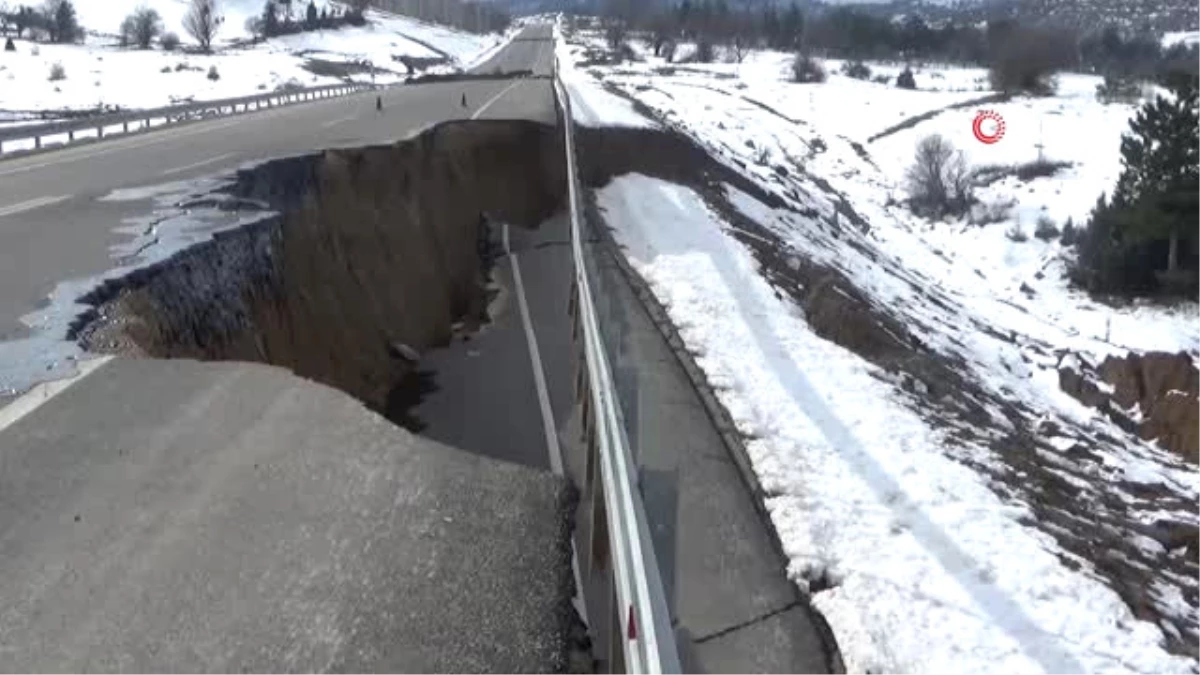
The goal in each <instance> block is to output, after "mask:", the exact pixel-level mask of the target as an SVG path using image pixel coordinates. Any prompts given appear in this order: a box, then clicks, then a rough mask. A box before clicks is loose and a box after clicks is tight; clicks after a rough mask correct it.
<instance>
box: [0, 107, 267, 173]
mask: <svg viewBox="0 0 1200 675" xmlns="http://www.w3.org/2000/svg"><path fill="white" fill-rule="evenodd" d="M258 119H262V118H261V117H260V118H258ZM243 121H245V120H244V119H233V120H230V121H228V122H226V123H224V124H216V125H213V126H204V125H201V126H199V127H196V128H194V129H190V130H189V129H183V130H179V131H176V132H175V133H168V134H163V135H161V136H156V137H153V138H149V139H146V140H145V141H144V142H142V143H119V142H115V143H113V144H111V145H103V146H100V148H98V149H97V150H95V151H93V152H87V153H70V154H69V155H65V154H64V155H61V156H58V157H55V158H54V159H52V160H49V161H46V162H39V163H37V164H26V165H25V166H18V167H14V168H12V169H7V170H5V171H0V176H10V175H12V174H15V173H25V172H26V171H33V170H34V169H44V168H46V167H48V166H54V165H55V164H61V163H63V162H74V161H77V160H80V159H88V158H89V157H97V156H99V155H108V154H112V153H114V152H123V151H125V150H135V149H137V148H144V147H146V146H149V145H157V144H159V143H164V142H167V141H172V140H175V139H177V138H186V137H188V136H195V135H196V134H205V133H208V132H210V131H217V130H220V129H224V128H225V127H231V126H233V125H235V124H239V123H241V122H243ZM168 128H169V127H168Z"/></svg>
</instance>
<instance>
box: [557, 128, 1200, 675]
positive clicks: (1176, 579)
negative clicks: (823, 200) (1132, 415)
mask: <svg viewBox="0 0 1200 675" xmlns="http://www.w3.org/2000/svg"><path fill="white" fill-rule="evenodd" d="M577 143H578V145H579V152H578V156H579V162H580V170H581V178H582V180H583V181H584V183H585V184H586V185H587V186H589V187H591V188H599V187H602V186H603V185H605V184H606V183H607V182H608V181H609V180H611V179H612V178H614V177H616V176H619V175H623V174H626V173H632V172H636V173H641V174H645V175H649V176H654V177H657V178H660V179H663V180H668V181H671V182H675V183H680V184H684V185H687V186H689V187H691V188H693V189H695V190H696V191H697V192H698V193H700V194H701V195H703V196H704V198H705V200H706V201H707V203H708V205H709V206H710V207H711V208H712V209H714V211H715V212H717V213H718V214H720V216H721V217H722V218H723V219H724V220H725V222H727V223H728V224H729V225H731V226H732V227H731V228H730V230H729V231H730V233H731V234H732V236H734V237H736V238H737V239H738V240H739V241H740V242H742V243H743V244H744V245H745V246H746V247H747V248H748V249H749V250H750V251H751V252H752V253H753V254H754V256H755V257H756V259H757V260H758V263H759V266H760V270H761V273H762V274H763V275H764V277H765V278H766V279H767V280H768V281H770V282H771V284H772V285H773V286H774V287H775V290H776V295H777V296H778V297H780V298H787V299H789V300H791V301H792V302H794V303H795V304H797V305H798V306H800V307H802V308H803V309H804V311H805V316H806V318H807V321H808V322H809V325H810V327H811V328H812V330H813V331H814V332H815V333H816V334H817V335H819V336H821V337H822V338H824V339H826V340H829V341H831V342H834V343H836V344H838V345H841V346H843V347H845V348H847V349H849V350H851V351H853V352H855V353H856V354H858V355H859V356H861V357H862V358H864V359H865V360H867V361H869V362H870V363H872V364H874V365H875V366H877V367H878V368H879V369H880V371H881V373H882V375H881V377H883V378H886V379H887V380H889V381H891V382H893V383H894V384H895V386H896V387H897V390H898V395H899V397H900V398H901V399H902V400H905V401H906V402H907V404H908V405H909V406H910V407H911V408H912V409H913V410H914V411H916V412H917V413H918V414H920V415H921V416H922V417H923V418H924V419H925V420H926V421H927V423H928V424H930V425H931V426H932V427H934V428H936V429H940V430H942V431H943V432H944V433H945V438H946V439H947V443H946V452H947V454H948V455H949V456H951V457H953V458H954V459H955V460H956V461H959V462H962V463H963V464H966V465H968V466H971V467H972V468H973V469H975V470H976V471H978V472H979V473H980V474H982V475H984V476H986V477H987V478H988V479H989V482H990V485H991V486H992V489H993V490H994V491H995V492H996V493H997V494H998V495H999V496H1000V497H1001V498H1003V499H1005V500H1008V501H1011V502H1014V503H1018V504H1022V505H1027V506H1028V508H1029V510H1030V511H1031V512H1032V513H1033V518H1031V519H1029V520H1028V522H1027V523H1026V525H1027V526H1029V527H1032V528H1035V529H1037V530H1040V531H1042V532H1044V533H1046V534H1048V535H1049V536H1050V537H1052V538H1053V539H1054V540H1055V541H1056V542H1057V543H1058V545H1059V546H1060V547H1061V549H1062V550H1061V551H1060V553H1059V557H1060V558H1061V560H1062V561H1063V563H1064V564H1065V565H1066V566H1068V567H1070V568H1072V569H1079V568H1081V567H1082V566H1084V565H1085V564H1086V565H1087V566H1090V567H1091V568H1092V569H1093V570H1094V572H1095V574H1096V575H1098V576H1099V577H1100V578H1101V579H1103V580H1104V582H1105V583H1107V584H1108V585H1109V586H1110V587H1111V588H1113V589H1114V590H1115V591H1116V592H1117V593H1118V594H1119V595H1120V596H1121V597H1122V598H1123V599H1124V600H1125V602H1126V603H1128V605H1129V606H1130V607H1131V608H1132V610H1133V612H1134V614H1135V615H1136V616H1138V617H1139V618H1142V619H1145V620H1148V621H1150V622H1152V623H1154V624H1156V625H1158V626H1161V627H1162V628H1163V630H1164V634H1165V636H1166V645H1167V647H1168V649H1170V650H1171V651H1172V652H1174V653H1177V654H1185V655H1190V656H1192V657H1196V656H1197V655H1198V649H1197V640H1198V638H1200V632H1198V630H1197V621H1196V614H1195V613H1194V612H1193V613H1191V614H1190V615H1185V616H1181V615H1179V614H1178V612H1177V611H1172V610H1173V607H1172V602H1171V599H1170V598H1169V597H1166V596H1164V594H1163V591H1162V588H1163V587H1166V588H1170V589H1174V590H1177V591H1178V592H1179V593H1180V594H1182V596H1183V598H1184V600H1185V601H1186V602H1188V603H1190V605H1191V606H1192V607H1196V605H1197V604H1198V602H1200V593H1198V585H1197V575H1198V572H1200V564H1198V560H1197V547H1196V540H1197V520H1198V517H1197V505H1196V504H1195V503H1194V502H1191V501H1190V500H1187V499H1185V498H1183V497H1181V496H1180V494H1179V492H1177V491H1173V490H1171V489H1170V488H1169V487H1168V486H1165V485H1162V484H1159V483H1140V482H1139V483H1134V482H1131V481H1129V480H1127V479H1126V478H1125V477H1124V476H1123V475H1122V473H1121V472H1120V470H1118V469H1115V468H1114V467H1112V466H1110V465H1109V464H1108V463H1106V461H1105V459H1104V457H1103V455H1104V454H1106V453H1105V451H1106V449H1130V448H1133V449H1134V450H1136V447H1135V446H1136V445H1137V444H1138V443H1139V441H1138V440H1137V438H1136V436H1134V435H1131V434H1126V433H1124V432H1122V431H1121V430H1120V429H1117V428H1111V433H1110V432H1109V431H1105V430H1104V429H1103V428H1096V427H1088V428H1083V427H1080V426H1078V425H1074V424H1072V423H1070V422H1068V421H1066V420H1063V419H1060V418H1059V416H1057V415H1056V414H1055V413H1054V412H1053V411H1047V410H1041V409H1035V408H1033V407H1031V403H1030V402H1028V401H1024V400H1021V399H1020V398H1019V397H1017V396H1016V395H1015V394H1014V393H1013V392H1010V391H1005V390H1003V388H999V387H997V386H995V385H993V384H989V383H988V382H987V381H986V380H985V379H984V376H983V375H984V374H982V373H978V372H976V371H975V370H973V368H972V366H971V365H970V364H968V363H967V362H966V361H965V360H964V358H963V357H962V356H960V355H959V354H957V353H953V352H952V351H949V350H946V349H943V350H941V351H939V350H938V349H937V348H935V347H934V346H933V345H931V344H928V343H927V342H926V341H924V340H922V338H921V335H927V334H930V332H931V329H932V327H931V326H926V325H922V321H923V319H920V318H917V315H916V314H915V313H913V312H911V311H908V309H907V308H904V307H894V306H886V305H884V304H883V303H881V302H878V301H877V300H875V299H874V298H872V297H871V295H870V294H869V293H868V292H867V291H866V290H865V289H864V288H862V287H860V286H859V284H858V283H857V282H856V280H855V279H854V278H851V277H850V276H848V275H847V274H846V273H845V272H844V271H842V270H841V269H838V268H835V267H832V266H828V265H822V264H818V263H816V262H814V261H813V260H812V259H811V258H809V257H808V256H806V255H805V253H804V252H803V251H801V250H799V249H797V248H796V247H794V246H792V245H790V244H789V242H788V240H787V239H785V237H784V236H783V235H782V234H781V233H780V232H779V231H778V230H777V229H772V228H771V227H768V226H766V225H764V224H763V223H759V222H756V221H755V220H753V219H751V218H749V217H747V216H746V215H745V214H744V213H742V212H741V211H740V210H738V209H737V208H735V207H734V206H733V205H732V204H731V203H730V201H729V198H728V191H727V186H732V187H734V188H736V189H737V190H740V191H742V192H744V193H746V194H748V195H750V196H752V197H753V198H755V199H757V200H758V201H760V202H761V203H762V204H764V205H765V206H767V207H770V208H771V209H775V210H776V213H777V214H780V215H781V216H782V217H784V218H786V219H787V221H789V222H790V223H791V225H792V227H793V228H794V231H792V232H788V233H787V236H788V237H795V236H798V237H805V238H807V239H809V240H810V243H812V244H820V245H826V246H834V245H837V246H850V247H853V248H854V249H856V250H857V251H859V252H860V253H862V254H863V256H864V257H866V258H867V259H868V260H871V261H874V263H873V264H876V265H878V266H879V267H880V268H881V269H883V270H884V271H886V272H888V273H891V274H893V275H895V276H896V277H897V278H898V279H901V280H903V281H904V282H905V283H907V284H908V285H909V286H911V290H912V291H913V293H914V294H915V296H916V297H919V298H921V299H922V303H928V306H931V307H937V308H940V309H941V310H943V312H944V313H945V314H947V315H949V316H953V315H955V313H956V312H955V311H954V307H955V306H954V302H953V301H952V300H951V299H950V298H948V297H947V296H945V295H943V294H942V293H941V292H939V291H938V290H937V289H936V288H935V287H934V285H933V284H927V283H924V280H923V279H922V278H921V277H920V275H919V273H917V272H914V271H911V270H905V269H903V268H901V267H899V266H898V265H897V263H896V262H895V261H894V260H893V259H891V258H890V257H888V256H886V255H884V254H882V253H880V252H879V251H878V250H877V249H876V248H875V245H874V244H873V243H872V242H871V241H870V240H869V239H868V238H867V237H865V236H864V232H866V231H867V230H868V229H869V227H870V224H869V223H867V222H866V221H865V220H864V219H863V218H862V217H861V216H859V214H857V213H856V212H855V211H854V209H853V205H851V204H850V203H849V202H848V201H847V200H845V199H844V197H843V196H842V195H840V194H838V193H837V192H836V191H835V190H834V189H833V188H832V187H830V186H829V184H828V183H826V182H824V181H820V180H818V179H817V178H816V177H813V176H809V175H807V174H805V173H803V170H802V169H801V170H799V171H796V170H792V171H777V172H776V173H777V174H778V175H779V176H780V177H781V180H782V181H783V182H784V183H785V184H786V183H789V182H790V183H791V186H790V187H788V188H786V189H785V191H784V193H785V194H787V195H790V197H789V198H788V199H784V198H782V197H780V196H778V195H776V194H775V193H772V192H768V191H766V190H764V189H762V188H761V187H760V186H759V185H758V184H757V183H755V182H754V181H753V180H751V179H749V178H747V177H746V176H745V175H743V174H742V173H740V172H739V171H737V170H736V166H732V165H728V164H725V163H722V162H720V161H717V160H715V159H713V157H711V156H710V155H709V154H708V152H707V151H706V149H705V148H703V147H701V146H700V145H698V144H697V143H696V142H695V141H693V140H692V139H690V138H688V137H686V136H684V135H681V134H678V133H674V132H669V131H659V130H644V129H612V128H610V129H580V130H579V133H578V135H577ZM731 161H734V162H735V164H736V160H731ZM813 186H816V188H817V189H818V190H820V191H821V192H822V193H824V196H827V197H829V198H830V199H831V201H832V202H833V203H834V205H835V213H836V215H834V216H832V217H830V216H824V215H821V213H820V211H819V210H818V209H816V208H812V207H810V206H809V205H808V204H806V203H805V200H804V195H805V194H807V193H808V189H809V188H811V187H813ZM964 321H971V323H970V324H968V325H963V326H962V327H961V330H970V331H979V332H983V333H986V334H988V335H990V336H992V337H993V338H996V339H999V340H1004V341H1006V342H1010V343H1016V344H1017V345H1018V346H1019V347H1020V348H1021V352H1022V354H1023V356H1022V358H1025V359H1026V360H1033V359H1035V358H1036V359H1038V360H1039V361H1043V362H1044V361H1046V360H1049V361H1050V362H1051V363H1052V362H1053V359H1054V358H1055V354H1054V350H1053V349H1052V348H1051V347H1050V346H1048V345H1045V344H1042V343H1039V342H1037V341H1034V340H1032V339H1028V338H1026V337H1024V336H1018V335H1001V334H999V333H997V332H996V330H995V329H994V328H992V327H990V326H988V325H986V324H984V323H981V322H978V321H975V320H971V319H964ZM1194 407H1195V406H1194V405H1193V408H1194ZM1051 437H1057V438H1059V439H1063V438H1067V439H1072V440H1073V443H1071V444H1070V445H1069V447H1067V448H1066V449H1065V450H1064V449H1059V447H1061V444H1060V445H1059V446H1058V447H1056V445H1054V444H1051V443H1050V442H1049V439H1050V438H1051ZM982 449H986V450H982ZM1163 512H1174V513H1183V514H1188V516H1189V517H1188V518H1184V519H1180V520H1174V519H1159V520H1153V519H1152V520H1150V521H1149V522H1147V521H1146V520H1144V515H1143V514H1149V513H1163ZM1147 541H1150V542H1153V543H1152V544H1151V545H1146V542H1147ZM1139 542H1140V543H1139ZM1156 584H1157V585H1161V586H1156Z"/></svg>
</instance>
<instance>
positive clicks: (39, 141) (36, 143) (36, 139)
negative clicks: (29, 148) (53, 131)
mask: <svg viewBox="0 0 1200 675" xmlns="http://www.w3.org/2000/svg"><path fill="white" fill-rule="evenodd" d="M33 147H35V148H37V149H38V150H41V149H42V137H41V136H34V137H33Z"/></svg>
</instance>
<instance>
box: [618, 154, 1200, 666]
mask: <svg viewBox="0 0 1200 675" xmlns="http://www.w3.org/2000/svg"><path fill="white" fill-rule="evenodd" d="M750 199H751V198H749V197H747V196H744V195H742V196H740V197H738V198H737V199H736V200H735V201H738V202H742V203H745V201H746V200H750ZM598 205H599V206H600V208H601V209H602V210H603V212H604V215H605V218H606V222H607V223H608V224H609V225H610V226H612V227H613V228H615V236H616V238H617V239H618V241H619V242H620V243H621V244H622V245H623V246H624V247H625V248H626V254H627V256H628V258H629V260H630V262H631V263H632V264H633V266H634V267H635V269H637V270H638V272H639V273H640V274H641V275H642V276H643V277H644V278H645V279H646V280H647V282H648V283H649V284H650V286H651V288H652V289H653V291H654V293H655V295H656V297H658V298H659V300H660V301H662V302H663V304H664V306H666V308H667V311H668V313H669V315H670V317H671V320H672V322H673V323H674V324H675V325H676V326H677V327H678V328H679V331H680V335H681V336H682V338H683V339H684V341H685V343H686V344H687V346H688V348H689V350H693V351H695V352H697V353H698V355H697V357H696V359H697V363H698V364H699V365H700V366H701V368H703V369H704V371H705V373H706V374H707V376H708V378H709V381H710V382H711V383H712V385H713V386H714V388H715V390H716V392H717V395H718V397H719V398H720V399H721V402H722V404H723V405H724V406H725V407H726V408H727V409H728V410H729V411H730V413H731V414H732V415H733V417H734V419H735V421H736V422H737V424H738V427H739V430H740V431H741V432H742V433H743V434H744V435H745V436H746V437H748V438H750V439H752V440H750V441H749V442H748V443H747V448H748V450H749V451H750V453H751V456H752V459H753V461H754V465H755V471H756V472H757V474H758V476H759V478H760V479H761V481H762V484H763V488H764V489H765V490H766V491H767V493H768V494H772V495H774V496H773V497H771V498H770V499H769V500H768V507H769V509H770V511H771V514H772V518H773V520H774V521H775V525H776V527H777V529H778V531H779V533H780V537H781V539H782V541H783V544H784V547H785V549H786V552H787V554H788V556H789V558H790V559H791V570H790V571H791V573H792V575H793V576H794V577H795V578H797V579H801V580H803V579H821V580H822V583H829V584H831V585H832V588H829V589H828V590H825V589H820V588H814V589H813V590H815V591H816V592H815V593H814V596H813V604H814V606H815V607H817V609H819V610H820V611H821V612H822V613H823V614H824V615H825V617H826V618H827V619H828V620H829V622H830V624H831V626H832V627H833V630H834V633H835V635H836V636H837V639H838V643H839V646H840V647H841V649H842V653H843V656H844V657H845V659H846V661H847V667H848V669H849V670H850V671H852V672H978V673H983V672H995V673H1012V672H1079V671H1086V672H1110V671H1123V670H1130V669H1132V670H1136V671H1141V672H1189V671H1190V670H1191V667H1192V663H1191V661H1190V660H1188V659H1184V658H1179V657H1173V656H1170V655H1169V654H1167V653H1166V652H1165V651H1163V650H1162V648H1161V646H1160V645H1159V643H1160V641H1161V635H1160V634H1159V632H1158V630H1157V629H1156V628H1155V627H1154V626H1153V625H1151V624H1149V623H1146V622H1143V621H1139V620H1137V619H1136V618H1135V617H1134V616H1133V615H1132V613H1131V612H1130V610H1129V608H1128V607H1127V606H1126V605H1125V604H1124V603H1123V602H1122V601H1121V599H1120V598H1119V597H1118V596H1117V595H1116V593H1114V592H1113V591H1111V590H1110V589H1108V588H1107V587H1105V586H1104V585H1103V584H1101V583H1099V582H1097V581H1095V580H1093V579H1092V578H1090V577H1089V576H1088V575H1087V574H1085V573H1083V572H1075V571H1071V570H1068V569H1067V568H1066V567H1065V566H1063V565H1062V563H1061V562H1060V560H1059V559H1058V557H1057V553H1058V551H1057V550H1056V548H1055V546H1054V544H1053V542H1052V541H1049V540H1048V538H1047V537H1045V536H1044V535H1041V534H1040V533H1038V532H1036V531H1035V530H1032V529H1029V528H1026V527H1024V526H1022V525H1020V524H1018V522H1017V519H1018V518H1020V517H1027V516H1028V515H1029V514H1028V513H1027V512H1026V511H1025V510H1023V509H1021V508H1018V507H1015V506H1013V505H1011V504H1006V503H1004V502H1002V501H1001V500H1000V499H998V498H997V497H996V496H995V495H994V494H993V493H992V491H991V490H989V489H988V486H987V485H986V484H985V483H984V482H983V480H982V479H981V478H980V477H979V476H978V475H977V474H975V473H974V472H972V471H971V470H970V469H968V468H966V467H964V466H962V465H961V464H959V463H957V462H955V461H953V460H951V459H949V458H948V457H947V456H946V455H945V453H944V451H943V450H942V448H943V446H944V445H945V444H946V443H947V442H949V441H948V439H947V438H944V437H942V436H941V434H938V433H936V432H933V431H931V430H930V429H929V428H928V427H927V426H926V425H925V424H924V422H923V421H922V420H921V419H920V418H919V417H917V416H916V414H914V413H912V412H910V411H909V410H907V409H906V408H905V407H904V406H903V405H900V404H899V403H897V402H895V401H894V400H893V394H892V390H891V387H890V386H888V385H887V384H885V383H883V382H881V381H880V380H879V379H878V378H877V377H874V376H873V374H874V375H878V372H875V373H873V372H872V371H873V370H874V369H873V368H872V367H871V366H869V365H867V364H865V363H864V362H863V361H862V360H861V359H860V358H859V357H858V356H856V355H855V354H853V353H851V352H849V351H847V350H844V349H842V348H840V347H838V346H836V345H833V344H831V343H829V342H827V341H825V340H823V339H820V338H818V337H817V336H816V335H814V334H813V333H812V331H811V329H810V328H809V326H808V325H807V324H806V323H805V321H804V320H803V318H802V317H799V316H797V310H796V308H795V307H794V306H793V305H791V304H790V303H788V302H786V301H781V300H779V299H778V297H777V296H776V294H775V293H774V291H773V289H772V288H771V287H770V285H769V284H768V283H767V282H766V281H765V280H764V279H763V278H762V276H761V275H760V274H759V272H758V264H757V262H756V261H755V260H754V258H753V256H752V255H751V254H750V253H749V252H748V251H747V250H746V249H745V248H744V247H743V246H742V245H741V244H739V243H737V242H736V241H735V240H734V239H732V238H731V237H730V236H729V235H728V234H726V233H725V232H723V230H724V229H726V228H728V227H729V226H728V225H727V224H725V223H722V222H721V221H720V220H718V219H717V218H716V217H715V216H714V215H713V214H712V213H711V212H710V211H709V209H708V207H707V206H706V205H705V203H704V201H703V200H702V199H701V198H700V197H699V196H698V195H697V194H695V193H694V192H692V191H691V190H689V189H687V188H684V187H681V186H678V185H674V184H671V183H665V182H662V181H659V180H655V179H651V178H647V177H644V176H638V175H629V176H625V177H620V178H617V179H615V180H614V181H613V182H612V183H610V184H609V185H608V186H607V187H605V188H603V189H601V190H600V191H599V193H598ZM747 206H749V207H750V208H752V209H756V210H761V209H765V208H766V207H765V206H763V205H761V204H757V203H755V204H754V205H748V204H747Z"/></svg>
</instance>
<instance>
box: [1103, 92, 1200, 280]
mask: <svg viewBox="0 0 1200 675" xmlns="http://www.w3.org/2000/svg"><path fill="white" fill-rule="evenodd" d="M1171 93H1172V94H1173V96H1172V97H1170V98H1168V97H1164V96H1158V97H1156V98H1155V100H1154V101H1152V102H1150V103H1147V104H1146V105H1145V106H1143V107H1142V109H1141V110H1140V111H1138V114H1137V117H1136V118H1135V119H1134V120H1133V121H1132V122H1131V123H1130V133H1128V134H1126V135H1125V136H1123V137H1122V139H1121V163H1122V172H1121V177H1120V178H1119V179H1118V180H1117V187H1116V190H1115V191H1114V193H1113V207H1114V208H1116V209H1118V210H1120V211H1123V212H1124V214H1123V216H1124V217H1122V218H1121V221H1122V223H1123V227H1122V230H1123V231H1122V232H1121V235H1122V239H1126V240H1128V241H1135V242H1136V241H1152V240H1158V241H1162V240H1166V241H1169V242H1170V246H1169V249H1168V251H1169V252H1168V259H1167V261H1166V269H1167V272H1168V273H1172V272H1174V271H1175V270H1176V267H1177V265H1178V262H1179V243H1180V240H1181V239H1186V238H1190V237H1194V236H1195V233H1196V222H1197V214H1198V212H1200V198H1198V192H1197V190H1198V189H1200V126H1198V125H1200V119H1198V116H1197V85H1196V79H1195V78H1194V77H1188V78H1181V79H1179V80H1177V81H1175V82H1173V83H1171Z"/></svg>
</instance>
